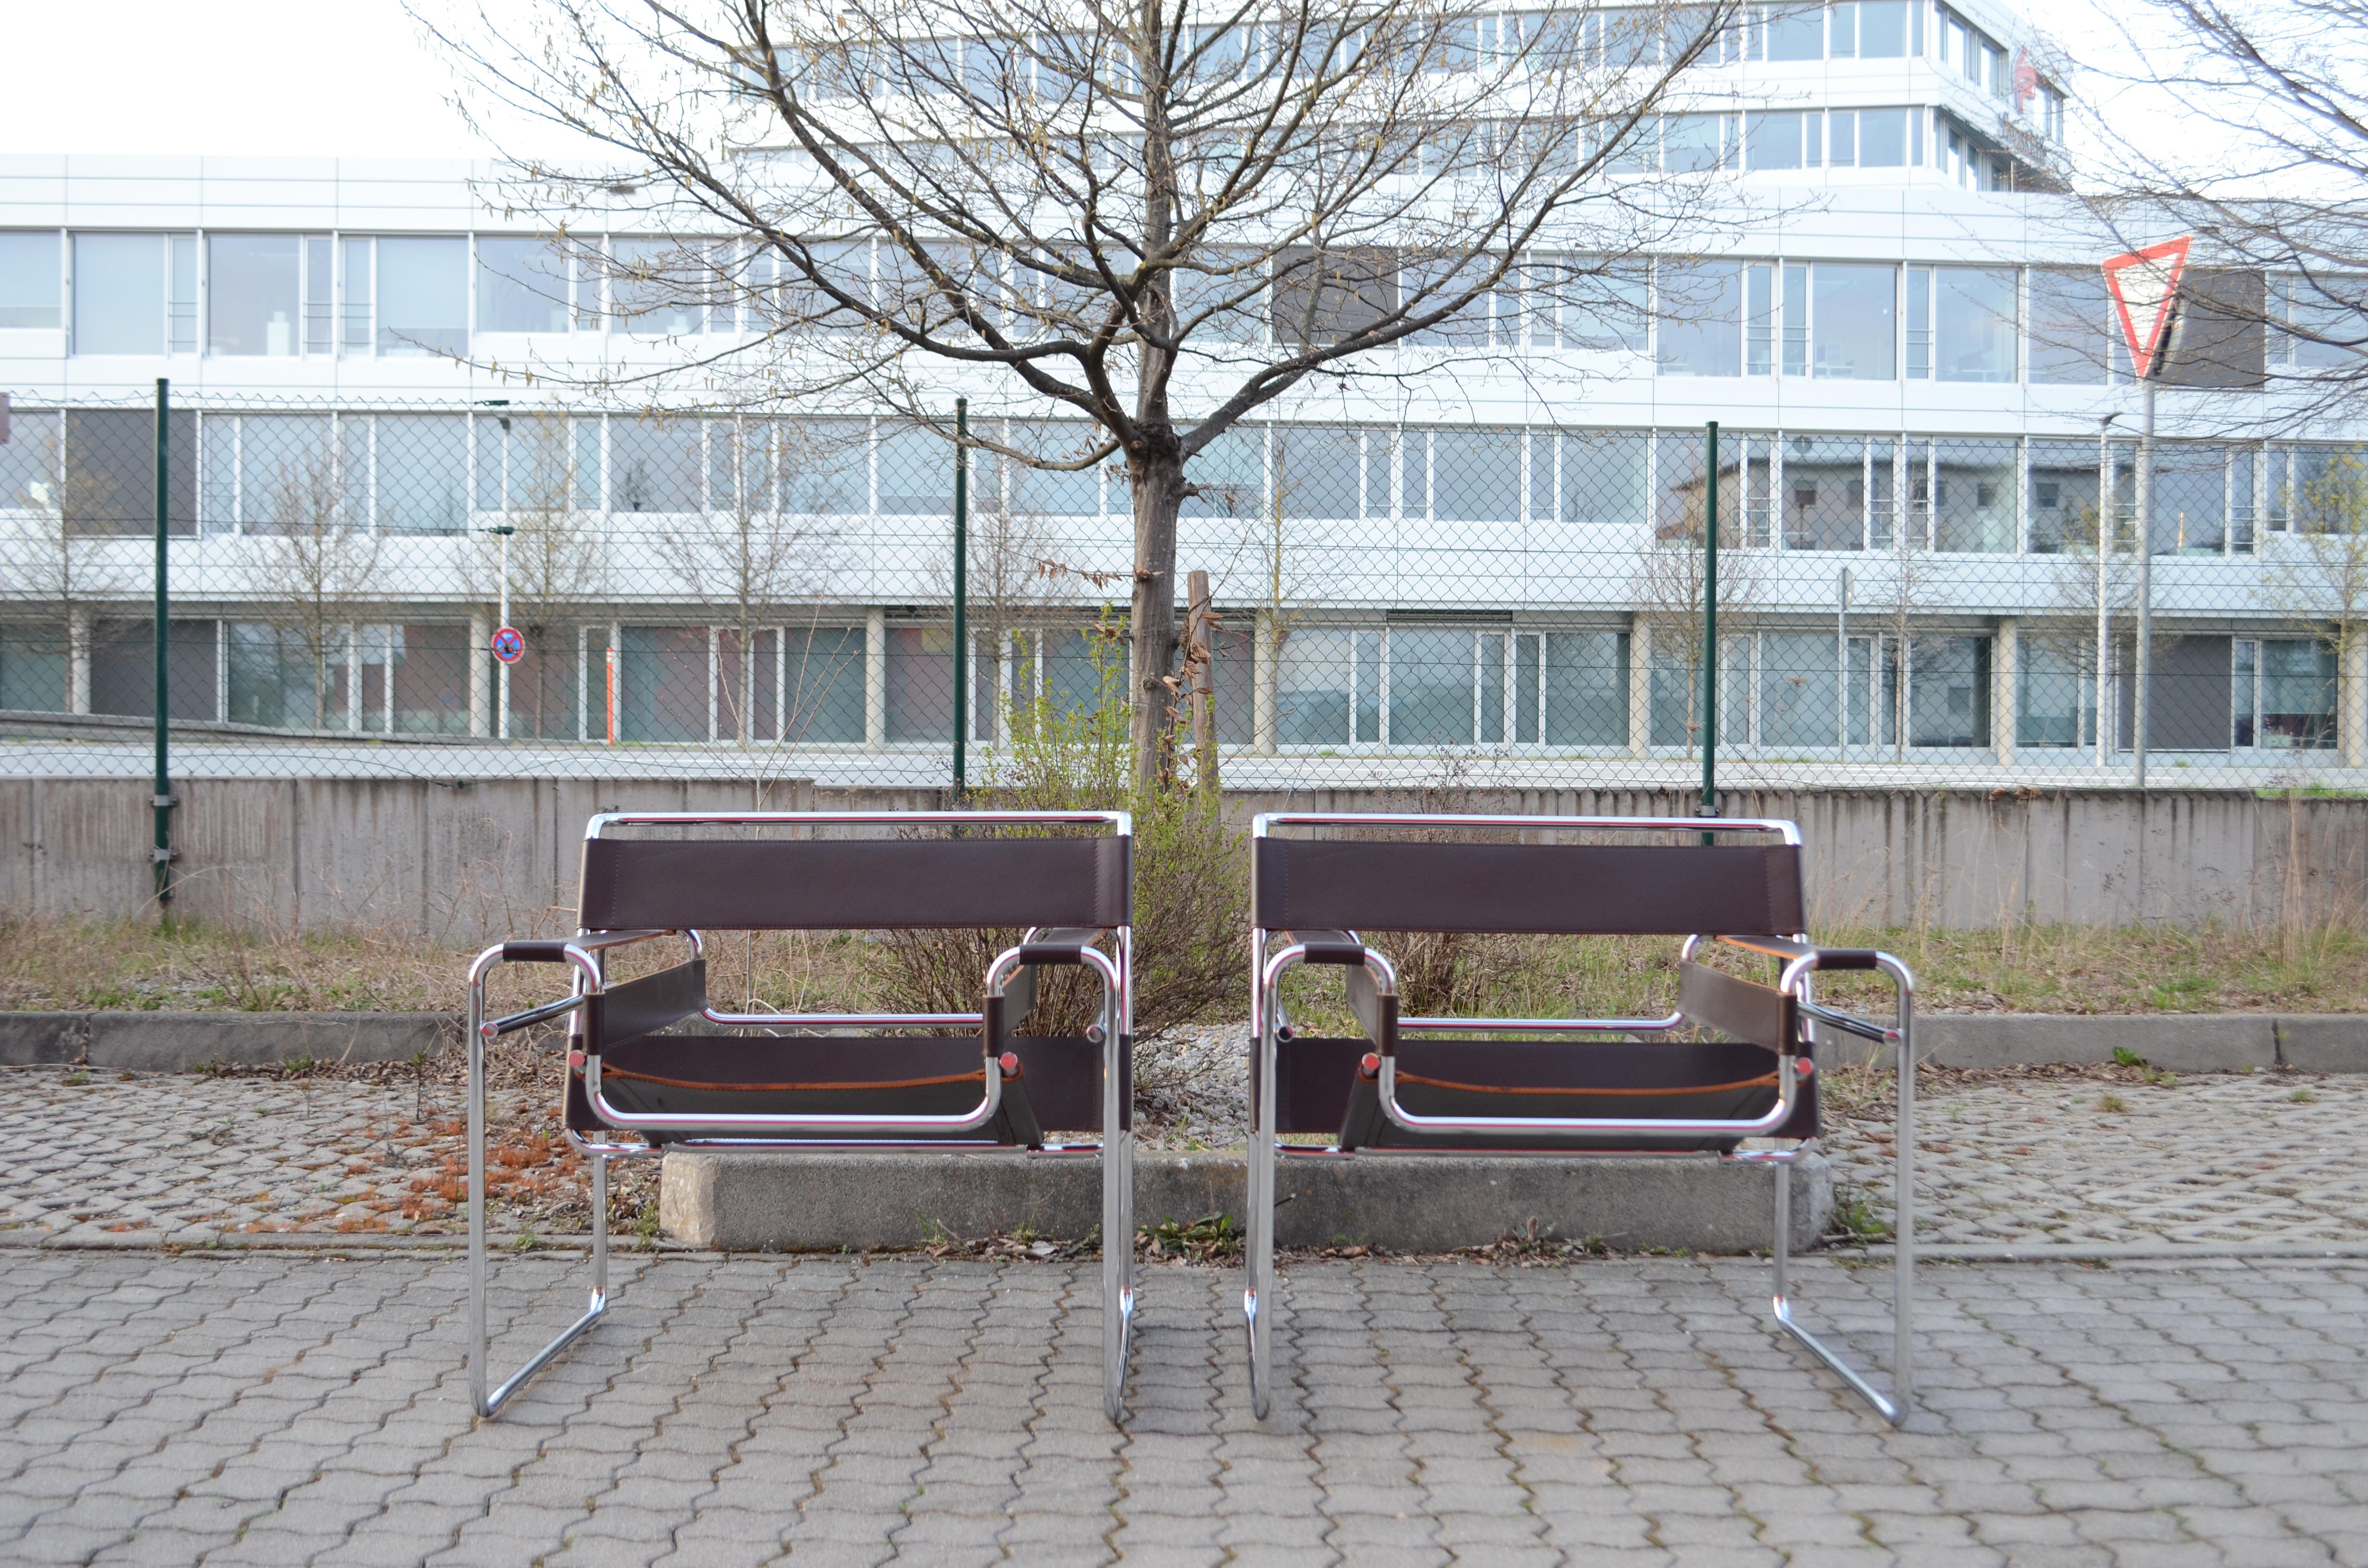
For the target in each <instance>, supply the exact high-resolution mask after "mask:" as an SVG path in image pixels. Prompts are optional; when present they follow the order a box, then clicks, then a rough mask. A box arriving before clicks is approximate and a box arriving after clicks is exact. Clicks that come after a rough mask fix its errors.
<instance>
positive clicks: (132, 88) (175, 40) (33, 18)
mask: <svg viewBox="0 0 2368 1568" xmlns="http://www.w3.org/2000/svg"><path fill="white" fill-rule="evenodd" d="M495 3H496V4H497V5H499V4H503V3H507V0H495ZM0 4H5V7H6V13H7V29H6V30H7V38H8V43H7V49H8V53H9V56H10V58H12V59H13V60H14V61H15V62H16V67H15V69H13V70H12V71H10V73H9V82H8V87H7V90H6V92H5V93H0V148H6V150H8V151H9V152H13V153H151V154H154V153H244V154H257V155H263V156H278V157H288V156H308V157H320V156H342V157H355V158H388V157H422V156H426V157H484V156H490V155H492V153H493V152H494V149H492V148H490V147H488V146H487V145H485V144H484V143H483V142H478V141H477V140H476V139H475V138H473V137H472V135H471V134H470V133H469V131H468V129H467V127H466V126H464V125H463V124H462V123H461V117H460V116H459V115H458V114H457V113H455V112H454V111H453V109H452V108H451V107H450V105H449V103H448V102H447V101H446V100H447V99H449V98H450V97H451V95H452V92H453V89H454V87H455V85H456V84H455V82H454V80H453V76H452V73H451V71H450V69H449V68H448V67H446V66H445V64H444V63H443V62H441V61H440V60H439V59H438V58H437V56H436V55H435V54H433V53H431V52H430V49H429V46H428V45H427V42H426V41H424V40H423V36H422V33H421V29H420V27H419V24H418V23H416V22H415V21H413V20H412V19H411V17H408V16H406V15H405V14H404V10H403V7H402V6H401V5H399V4H398V3H397V0H169V3H168V0H106V3H105V4H101V5H89V4H84V5H76V4H74V3H73V0H0ZM518 9H519V11H520V12H521V13H523V12H524V11H525V9H526V7H524V6H518ZM69 62H73V63H71V64H70V63H69ZM515 139H516V131H515V129H513V130H512V131H510V132H507V133H506V134H505V136H504V140H505V141H514V140H515ZM542 140H543V141H544V142H546V143H547V142H549V141H550V140H551V137H550V136H545V137H544V138H542ZM513 150H518V151H545V150H550V149H549V148H548V147H547V146H545V147H541V148H526V147H521V148H515V149H513Z"/></svg>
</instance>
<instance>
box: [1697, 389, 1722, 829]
mask: <svg viewBox="0 0 2368 1568" xmlns="http://www.w3.org/2000/svg"><path fill="white" fill-rule="evenodd" d="M1702 429H1703V444H1704V451H1705V454H1706V457H1705V461H1704V465H1703V484H1702V509H1703V517H1702V805H1701V806H1700V808H1699V809H1697V810H1696V811H1695V812H1694V814H1695V815H1696V816H1704V817H1714V816H1716V815H1718V421H1717V420H1715V419H1713V420H1711V421H1709V422H1708V423H1707V424H1706V425H1704V426H1702ZM1711 841H1712V840H1711V835H1709V834H1707V833H1705V834H1703V835H1702V842H1703V843H1704V844H1708V843H1710V842H1711Z"/></svg>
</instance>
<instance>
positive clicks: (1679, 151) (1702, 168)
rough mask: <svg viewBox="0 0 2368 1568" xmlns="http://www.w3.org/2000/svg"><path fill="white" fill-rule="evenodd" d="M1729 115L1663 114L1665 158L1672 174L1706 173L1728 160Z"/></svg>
mask: <svg viewBox="0 0 2368 1568" xmlns="http://www.w3.org/2000/svg"><path fill="white" fill-rule="evenodd" d="M1726 137H1727V117H1726V116H1725V115H1723V114H1671V115H1664V116H1662V117H1661V148H1662V158H1663V161H1664V163H1665V164H1666V165H1667V167H1668V172H1669V173H1671V174H1707V173H1709V172H1710V171H1712V170H1713V169H1717V168H1719V167H1721V166H1722V165H1724V164H1725V162H1726V153H1727V148H1726Z"/></svg>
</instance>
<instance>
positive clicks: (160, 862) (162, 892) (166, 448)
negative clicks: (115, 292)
mask: <svg viewBox="0 0 2368 1568" xmlns="http://www.w3.org/2000/svg"><path fill="white" fill-rule="evenodd" d="M172 404H173V386H172V382H170V381H167V380H166V379H165V377H163V376H159V377H157V378H156V608H155V616H156V704H155V707H156V779H155V789H154V792H153V793H152V794H151V795H150V797H149V804H150V806H151V807H152V808H153V809H154V812H155V817H156V843H155V846H154V848H153V849H151V850H150V851H149V852H148V853H149V858H150V859H151V860H153V861H154V863H155V868H156V904H157V909H158V912H159V913H160V914H161V913H162V912H163V910H164V906H165V905H166V904H168V903H171V902H172V900H173V805H174V801H173V773H172V760H173V759H172V744H173V743H172V730H171V723H170V720H169V719H168V717H167V715H169V714H170V713H171V711H172V702H173V690H172V687H173V676H172V669H171V659H170V657H169V655H170V653H171V652H172V626H173V619H172V615H173V592H172V585H171V583H172V580H171V562H170V557H169V556H168V554H167V552H166V549H165V539H166V536H167V535H168V534H169V533H170V532H171V530H172V505H171V495H172V483H173V421H172Z"/></svg>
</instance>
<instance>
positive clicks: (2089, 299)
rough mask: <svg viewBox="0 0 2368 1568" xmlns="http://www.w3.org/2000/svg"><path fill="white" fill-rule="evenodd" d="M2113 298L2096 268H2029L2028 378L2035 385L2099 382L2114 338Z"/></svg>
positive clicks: (2095, 384)
mask: <svg viewBox="0 0 2368 1568" xmlns="http://www.w3.org/2000/svg"><path fill="white" fill-rule="evenodd" d="M2028 341H2029V345H2030V347H2029V349H2028V350H2027V352H2028V353H2029V356H2030V360H2031V380H2032V383H2033V384H2034V385H2038V386H2100V385H2102V384H2103V383H2104V381H2105V378H2106V369H2107V367H2108V366H2109V365H2110V364H2111V363H2112V346H2113V344H2114V343H2115V341H2117V340H2116V338H2115V337H2114V335H2113V330H2112V301H2111V299H2110V298H2109V297H2108V296H2107V294H2106V292H2105V278H2104V275H2103V274H2102V273H2100V272H2099V271H2098V270H2097V269H2096V268H2095V267H2083V268H2078V269H2073V268H2056V267H2032V269H2031V330H2030V332H2029V334H2028Z"/></svg>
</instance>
